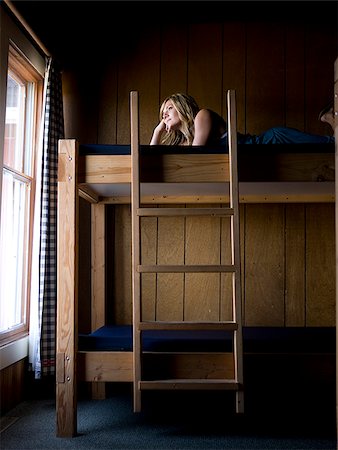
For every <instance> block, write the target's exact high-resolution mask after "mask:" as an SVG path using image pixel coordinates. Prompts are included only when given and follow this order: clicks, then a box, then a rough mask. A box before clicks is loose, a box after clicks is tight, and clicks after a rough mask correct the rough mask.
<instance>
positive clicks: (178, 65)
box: [158, 23, 188, 111]
mask: <svg viewBox="0 0 338 450" xmlns="http://www.w3.org/2000/svg"><path fill="white" fill-rule="evenodd" d="M187 65H188V26H187V25H185V24H175V23H171V24H170V25H167V24H166V25H164V26H163V28H162V32H161V76H160V90H159V93H160V97H159V106H160V104H161V103H162V101H163V100H164V99H165V98H166V97H167V96H168V95H171V94H173V93H175V92H186V91H187ZM158 111H159V108H158Z"/></svg>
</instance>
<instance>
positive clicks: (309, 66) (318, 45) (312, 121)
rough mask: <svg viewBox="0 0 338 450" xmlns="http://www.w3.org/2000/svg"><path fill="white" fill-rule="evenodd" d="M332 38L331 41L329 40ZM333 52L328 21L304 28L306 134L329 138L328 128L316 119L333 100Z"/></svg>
mask: <svg viewBox="0 0 338 450" xmlns="http://www.w3.org/2000/svg"><path fill="white" fill-rule="evenodd" d="M332 27H333V28H332ZM334 30H335V31H334ZM334 35H335V38H333V36H334ZM337 51H338V42H337V27H336V25H333V23H332V22H331V21H329V20H328V21H327V23H325V24H323V23H317V24H316V23H311V24H308V25H307V27H306V41H305V58H306V60H305V61H306V65H305V96H306V109H305V114H306V117H305V119H306V131H309V132H312V133H317V134H330V135H332V129H331V127H330V126H329V125H327V124H323V122H320V121H319V120H318V113H319V111H321V109H322V108H323V107H324V106H326V104H327V103H328V102H329V101H330V100H332V99H333V87H332V79H333V66H334V61H335V59H336V58H337Z"/></svg>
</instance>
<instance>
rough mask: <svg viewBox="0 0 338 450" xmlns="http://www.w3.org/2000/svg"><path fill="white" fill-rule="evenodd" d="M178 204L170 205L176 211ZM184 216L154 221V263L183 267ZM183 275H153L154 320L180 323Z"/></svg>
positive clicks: (181, 317) (161, 218)
mask: <svg viewBox="0 0 338 450" xmlns="http://www.w3.org/2000/svg"><path fill="white" fill-rule="evenodd" d="M180 206H182V205H172V207H177V208H179V207H180ZM184 224H185V219H184V217H159V218H158V262H157V264H178V265H181V264H184ZM183 295H184V274H182V273H159V274H158V275H157V304H156V319H157V320H169V321H170V320H172V321H175V320H177V321H180V320H183V298H184V297H183Z"/></svg>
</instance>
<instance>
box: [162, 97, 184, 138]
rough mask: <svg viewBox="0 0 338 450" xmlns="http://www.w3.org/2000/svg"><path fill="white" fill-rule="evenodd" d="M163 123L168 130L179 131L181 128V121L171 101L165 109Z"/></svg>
mask: <svg viewBox="0 0 338 450" xmlns="http://www.w3.org/2000/svg"><path fill="white" fill-rule="evenodd" d="M162 118H163V121H164V123H165V125H166V130H167V131H170V130H179V129H180V126H181V120H180V118H179V115H178V112H177V110H176V108H175V106H174V104H173V102H172V101H171V100H168V101H167V102H166V104H165V105H164V109H163V116H162Z"/></svg>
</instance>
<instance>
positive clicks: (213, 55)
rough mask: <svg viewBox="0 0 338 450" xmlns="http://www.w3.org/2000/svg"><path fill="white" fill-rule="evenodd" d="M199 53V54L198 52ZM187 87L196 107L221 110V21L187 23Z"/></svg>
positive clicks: (218, 111)
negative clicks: (196, 104) (219, 22)
mask: <svg viewBox="0 0 338 450" xmlns="http://www.w3.org/2000/svg"><path fill="white" fill-rule="evenodd" d="M202 55H203V56H202ZM188 91H189V94H191V95H192V96H193V97H194V98H195V99H196V101H197V103H198V104H199V106H200V108H210V109H213V110H214V111H216V112H217V113H219V114H221V113H222V101H223V92H222V25H221V24H217V23H199V24H192V25H190V31H189V51H188Z"/></svg>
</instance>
